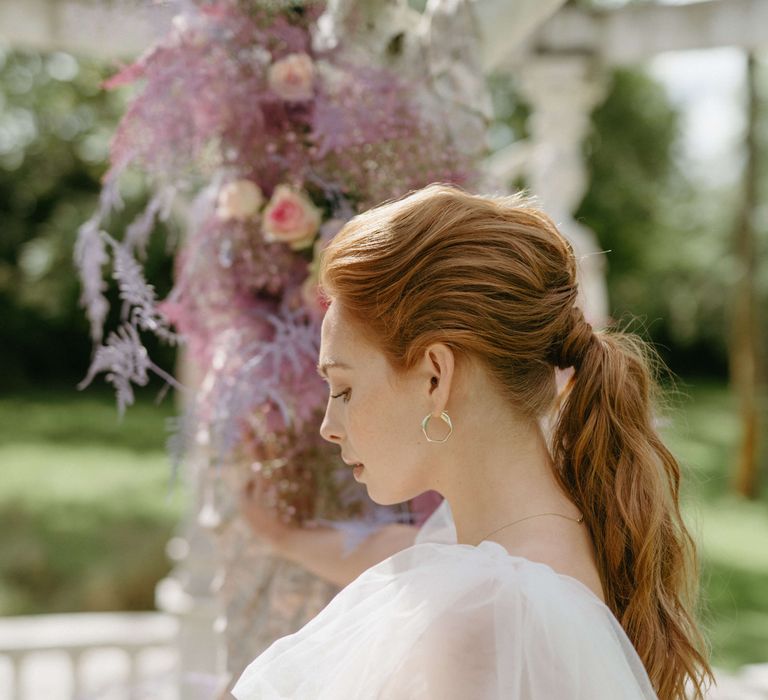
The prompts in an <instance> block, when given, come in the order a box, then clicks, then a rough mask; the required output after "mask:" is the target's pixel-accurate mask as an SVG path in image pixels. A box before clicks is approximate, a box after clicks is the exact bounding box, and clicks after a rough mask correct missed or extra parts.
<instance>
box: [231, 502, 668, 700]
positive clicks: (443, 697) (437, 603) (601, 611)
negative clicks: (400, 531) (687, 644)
mask: <svg viewBox="0 0 768 700" xmlns="http://www.w3.org/2000/svg"><path fill="white" fill-rule="evenodd" d="M232 694H233V695H234V696H235V698H237V700H277V698H280V699H281V700H282V699H287V698H291V699H292V700H561V699H562V700H566V699H568V700H641V699H642V700H649V699H651V698H653V699H655V700H657V696H656V694H655V692H654V691H653V688H652V686H651V683H650V681H649V679H648V675H647V673H646V671H645V668H644V667H643V664H642V662H641V661H640V658H639V657H638V655H637V653H636V651H635V649H634V647H633V646H632V643H631V642H630V641H629V639H628V638H627V636H626V634H625V633H624V630H623V628H622V627H621V625H620V624H619V622H618V621H617V620H616V618H615V617H614V616H613V614H612V613H611V611H610V610H609V609H608V607H606V606H605V604H604V603H603V602H602V601H601V600H600V599H599V598H598V597H597V596H596V595H595V594H594V593H593V592H592V591H591V590H590V589H589V588H587V587H586V586H585V585H584V584H582V583H581V582H579V581H577V580H576V579H575V578H571V577H569V576H565V575H562V574H558V573H557V572H555V571H554V570H553V569H552V568H550V567H549V566H547V565H545V564H541V563H538V562H534V561H531V560H529V559H525V558H522V557H516V556H512V555H510V554H509V553H508V552H507V550H506V549H505V548H504V547H503V546H502V545H500V544H498V543H496V542H493V541H490V540H485V541H483V542H481V543H480V544H479V545H477V546H474V545H467V544H456V529H455V526H454V525H453V520H452V517H451V513H450V508H449V506H448V503H447V502H445V501H444V502H443V503H442V504H441V505H440V506H439V507H438V508H437V510H436V511H435V512H434V513H433V514H432V516H431V517H430V518H429V519H428V520H427V521H426V522H425V523H424V525H423V527H422V529H421V530H420V532H419V534H418V537H417V539H416V543H415V544H414V545H413V546H412V547H409V548H407V549H405V550H402V551H401V552H398V553H397V554H395V555H393V556H391V557H389V558H388V559H385V560H384V561H383V562H381V563H379V564H377V565H376V566H373V567H371V568H370V569H368V570H367V571H365V572H363V573H362V574H361V575H360V576H359V577H358V578H357V579H355V580H354V581H353V582H352V583H350V584H349V585H348V586H346V587H345V588H344V589H342V590H341V591H340V592H339V593H338V594H337V595H336V596H335V597H334V598H333V600H331V601H330V603H329V604H328V605H327V606H326V607H325V608H324V609H323V610H322V611H321V612H320V613H319V614H318V615H317V616H316V617H315V618H313V619H312V620H311V621H310V622H309V623H307V624H306V625H305V626H304V627H302V628H301V629H300V630H298V631H297V632H295V633H294V634H291V635H288V636H286V637H282V638H280V639H278V640H276V641H275V642H274V643H273V644H272V645H271V646H270V647H269V648H268V649H266V650H265V651H264V652H263V653H262V654H261V655H260V656H258V657H257V658H256V659H255V660H254V661H253V662H251V664H250V665H249V666H248V667H247V668H246V669H245V671H244V672H243V674H242V675H241V676H240V678H239V680H238V681H237V683H236V685H235V687H234V688H233V690H232Z"/></svg>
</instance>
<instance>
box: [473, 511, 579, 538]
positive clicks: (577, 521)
mask: <svg viewBox="0 0 768 700" xmlns="http://www.w3.org/2000/svg"><path fill="white" fill-rule="evenodd" d="M542 515H556V516H557V517H558V518H565V519H566V520H573V522H575V523H581V522H583V520H584V515H583V514H582V515H580V516H579V517H578V518H572V517H570V516H569V515H562V514H561V513H539V514H538V515H527V516H526V517H524V518H520V520H515V521H514V522H511V523H507V524H506V525H502V526H501V527H500V528H498V529H496V530H494V531H493V532H489V533H488V534H487V535H486V536H485V537H483V539H482V540H480V541H481V542H482V541H483V540H484V539H486V538H488V537H490V536H491V535H495V534H496V533H497V532H498V531H499V530H503V529H504V528H505V527H510V526H512V525H516V524H517V523H521V522H522V521H523V520H530V519H531V518H540V517H541V516H542Z"/></svg>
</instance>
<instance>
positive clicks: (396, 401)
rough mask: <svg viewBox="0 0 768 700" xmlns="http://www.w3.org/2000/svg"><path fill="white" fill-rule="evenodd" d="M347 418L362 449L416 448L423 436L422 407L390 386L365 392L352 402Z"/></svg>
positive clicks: (386, 452) (385, 451)
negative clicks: (420, 410)
mask: <svg viewBox="0 0 768 700" xmlns="http://www.w3.org/2000/svg"><path fill="white" fill-rule="evenodd" d="M347 419H348V427H349V433H350V436H352V439H353V441H354V442H357V441H359V446H360V448H361V449H365V448H368V449H375V450H377V451H380V450H383V451H384V453H385V455H386V454H389V455H392V456H394V454H395V453H396V452H398V451H399V450H400V449H402V448H408V449H412V447H413V445H414V443H416V442H418V440H419V436H420V435H421V427H420V421H421V415H420V413H419V411H418V406H415V405H414V402H413V400H409V399H408V398H407V397H405V396H404V395H403V394H402V393H398V392H394V391H393V390H392V389H391V388H389V386H388V385H385V386H383V387H382V386H379V387H377V388H375V389H373V390H372V391H370V392H365V393H364V394H361V395H360V396H359V400H358V401H357V402H356V403H355V404H354V405H352V404H350V407H349V411H348V414H347ZM399 461H402V458H399Z"/></svg>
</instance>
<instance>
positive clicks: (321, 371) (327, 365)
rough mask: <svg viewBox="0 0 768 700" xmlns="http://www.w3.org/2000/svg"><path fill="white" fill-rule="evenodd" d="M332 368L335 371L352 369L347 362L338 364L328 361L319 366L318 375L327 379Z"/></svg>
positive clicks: (334, 361)
mask: <svg viewBox="0 0 768 700" xmlns="http://www.w3.org/2000/svg"><path fill="white" fill-rule="evenodd" d="M331 367H333V368H335V369H352V368H351V367H350V366H349V365H348V364H346V363H345V362H338V361H336V360H327V361H326V362H323V364H321V365H318V366H317V373H318V374H319V375H320V376H321V377H327V376H328V370H329V369H330V368H331Z"/></svg>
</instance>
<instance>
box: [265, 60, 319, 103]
mask: <svg viewBox="0 0 768 700" xmlns="http://www.w3.org/2000/svg"><path fill="white" fill-rule="evenodd" d="M267 79H268V81H269V87H270V88H272V90H273V91H274V92H275V93H277V94H278V95H279V96H280V97H282V98H283V99H284V100H291V101H294V100H311V99H312V95H313V92H312V87H313V84H314V81H315V64H314V63H313V62H312V59H311V58H310V56H308V55H307V54H305V53H292V54H288V55H287V56H285V57H284V58H281V59H280V60H279V61H275V62H274V63H273V64H272V65H271V66H270V67H269V71H268V72H267Z"/></svg>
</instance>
